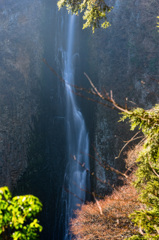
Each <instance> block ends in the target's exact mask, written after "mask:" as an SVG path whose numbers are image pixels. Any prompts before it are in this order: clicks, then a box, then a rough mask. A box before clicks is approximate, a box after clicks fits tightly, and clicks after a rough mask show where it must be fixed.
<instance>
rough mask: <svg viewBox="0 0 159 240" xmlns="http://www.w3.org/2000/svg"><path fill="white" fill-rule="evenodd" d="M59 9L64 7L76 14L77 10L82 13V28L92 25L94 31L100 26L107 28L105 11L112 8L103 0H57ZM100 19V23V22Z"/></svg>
mask: <svg viewBox="0 0 159 240" xmlns="http://www.w3.org/2000/svg"><path fill="white" fill-rule="evenodd" d="M57 5H58V7H59V9H61V8H62V7H64V6H65V7H66V9H67V10H68V12H71V13H72V14H75V15H78V13H79V12H81V13H83V20H85V21H86V22H85V23H84V24H83V29H84V28H87V27H92V31H93V32H94V31H95V29H96V28H99V27H100V26H101V27H102V28H107V27H109V26H110V23H109V21H108V20H107V13H109V12H110V11H111V10H112V7H109V6H108V5H107V4H106V3H105V1H104V0H59V1H58V3H57ZM101 21H102V23H101Z"/></svg>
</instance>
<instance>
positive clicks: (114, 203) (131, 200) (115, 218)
mask: <svg viewBox="0 0 159 240" xmlns="http://www.w3.org/2000/svg"><path fill="white" fill-rule="evenodd" d="M98 205H99V206H100V208H101V210H100V209H99V206H98ZM139 207H140V205H139V203H138V201H137V193H136V190H135V189H134V187H133V186H131V185H125V186H123V187H121V188H120V189H118V190H115V191H114V193H113V194H112V195H111V196H107V197H105V199H104V200H99V201H98V204H97V203H88V204H86V205H82V207H81V210H76V218H75V219H72V221H71V231H72V233H73V234H74V235H75V236H76V237H75V239H82V240H94V239H96V240H97V239H100V240H107V239H112V240H117V239H124V238H126V237H128V236H131V235H133V234H134V233H135V232H137V229H136V228H135V227H134V226H133V224H132V223H131V221H130V219H129V217H128V216H129V214H130V213H132V212H133V211H134V209H136V208H139ZM101 211H102V214H101Z"/></svg>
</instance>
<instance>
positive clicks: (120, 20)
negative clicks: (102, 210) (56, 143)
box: [90, 0, 159, 193]
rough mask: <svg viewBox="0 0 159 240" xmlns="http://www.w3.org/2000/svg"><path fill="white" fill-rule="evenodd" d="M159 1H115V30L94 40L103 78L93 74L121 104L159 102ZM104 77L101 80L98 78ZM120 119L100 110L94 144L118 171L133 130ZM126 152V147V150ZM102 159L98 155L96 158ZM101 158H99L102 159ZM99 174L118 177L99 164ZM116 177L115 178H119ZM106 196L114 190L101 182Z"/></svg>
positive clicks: (94, 57) (100, 33) (93, 59)
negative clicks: (124, 141) (158, 16)
mask: <svg viewBox="0 0 159 240" xmlns="http://www.w3.org/2000/svg"><path fill="white" fill-rule="evenodd" d="M158 8H159V3H158V1H157V0H154V1H150V0H146V1H141V0H131V1H129V0H128V1H127V0H124V1H115V4H114V9H113V10H112V12H111V15H110V23H111V27H110V28H108V29H107V30H97V31H96V33H95V34H94V36H93V37H92V38H91V40H90V41H91V43H92V44H91V46H92V50H91V58H90V62H91V64H92V66H94V70H93V71H95V72H96V73H97V77H95V78H94V76H93V75H92V76H91V79H92V81H93V82H94V83H95V85H96V86H97V87H98V90H99V91H103V92H104V89H105V90H106V91H107V92H108V93H109V92H110V90H112V91H113V96H114V99H115V100H116V102H117V103H119V104H123V105H124V104H125V99H126V98H128V100H127V103H128V105H129V106H130V107H137V106H140V107H145V108H147V109H148V108H151V107H152V106H153V105H154V104H155V103H157V100H158V98H159V69H158V66H159V44H158V42H159V33H158V32H157V28H156V22H157V19H156V16H157V15H158V12H157V9H158ZM96 79H98V80H96ZM118 120H119V115H118V114H117V113H115V111H114V110H109V109H107V108H104V107H101V106H100V105H97V106H96V126H95V135H94V145H95V146H96V152H98V154H99V155H100V156H101V157H102V158H103V160H100V161H102V162H103V163H104V164H105V163H108V164H110V165H111V166H114V167H115V168H118V169H123V167H124V164H123V163H122V161H121V160H120V159H115V157H116V156H118V154H119V150H120V149H121V148H122V146H123V145H124V143H123V141H122V140H121V139H123V140H128V139H130V136H132V135H133V133H131V134H130V132H129V127H128V126H126V125H125V124H124V125H123V124H121V123H117V121H118ZM125 150H126V149H125ZM96 157H97V158H98V156H97V155H96ZM98 159H99V158H98ZM96 172H97V176H98V177H99V178H100V179H102V180H104V179H107V180H108V179H112V181H111V183H113V181H114V180H115V175H114V174H111V173H110V172H108V171H105V170H104V169H103V168H101V167H100V166H99V164H97V163H96ZM113 179H114V180H113ZM96 189H97V191H99V192H100V193H101V192H102V193H105V192H106V191H108V190H109V186H108V185H106V188H105V184H101V182H99V181H97V182H96Z"/></svg>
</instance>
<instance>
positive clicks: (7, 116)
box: [0, 0, 43, 187]
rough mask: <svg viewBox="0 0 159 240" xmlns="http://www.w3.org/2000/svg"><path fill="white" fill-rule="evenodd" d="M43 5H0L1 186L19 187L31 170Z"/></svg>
mask: <svg viewBox="0 0 159 240" xmlns="http://www.w3.org/2000/svg"><path fill="white" fill-rule="evenodd" d="M42 10H43V4H42V2H41V1H39V0H36V1H18V0H17V1H2V0H1V1H0V21H1V27H0V55H1V58H0V186H2V185H8V186H9V187H11V186H13V185H15V183H16V181H17V179H18V178H19V177H20V176H21V174H22V173H23V171H24V170H25V169H26V167H27V148H28V139H29V132H30V126H32V125H33V122H32V117H33V116H35V115H37V108H38V97H37V96H38V92H39V86H40V85H39V82H40V78H41V65H42V54H43V46H42V40H41V29H40V25H41V22H42V20H43V11H42Z"/></svg>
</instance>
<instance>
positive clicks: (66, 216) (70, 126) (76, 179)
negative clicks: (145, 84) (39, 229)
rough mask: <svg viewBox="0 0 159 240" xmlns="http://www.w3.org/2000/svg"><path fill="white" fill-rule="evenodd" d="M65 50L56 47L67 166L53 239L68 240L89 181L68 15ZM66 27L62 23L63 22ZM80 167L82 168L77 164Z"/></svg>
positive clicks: (86, 142)
mask: <svg viewBox="0 0 159 240" xmlns="http://www.w3.org/2000/svg"><path fill="white" fill-rule="evenodd" d="M68 20H69V21H68V22H67V27H68V28H67V36H68V37H67V44H66V49H64V46H60V49H61V50H60V51H62V65H63V66H61V68H62V75H63V79H65V93H66V128H67V129H66V132H67V165H66V170H65V176H64V184H63V185H64V188H63V190H62V196H61V217H60V220H59V224H58V225H59V227H58V228H59V232H60V234H61V231H62V232H63V233H62V237H61V235H60V237H58V236H56V237H55V238H56V240H57V239H59V240H61V239H64V240H70V239H71V236H70V235H69V221H70V219H71V218H72V217H73V215H74V214H73V211H74V210H75V209H77V205H79V204H81V203H83V202H84V201H85V198H86V191H82V190H86V188H87V189H88V188H89V180H88V177H87V171H86V169H89V157H88V151H89V139H88V133H87V131H86V127H85V121H84V119H83V116H82V113H81V112H80V110H79V109H78V106H77V102H76V96H75V94H74V93H73V92H72V87H71V85H72V84H74V80H75V79H74V70H75V66H74V57H75V56H77V55H78V54H77V49H75V48H74V46H75V44H74V39H75V21H76V17H75V16H71V15H69V16H68ZM65 24H66V23H65ZM82 164H83V166H84V167H82V166H81V165H82Z"/></svg>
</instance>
